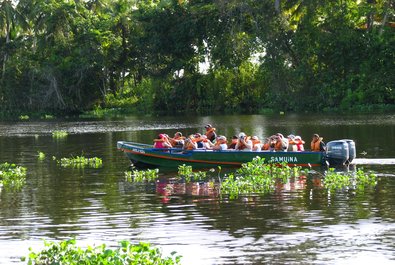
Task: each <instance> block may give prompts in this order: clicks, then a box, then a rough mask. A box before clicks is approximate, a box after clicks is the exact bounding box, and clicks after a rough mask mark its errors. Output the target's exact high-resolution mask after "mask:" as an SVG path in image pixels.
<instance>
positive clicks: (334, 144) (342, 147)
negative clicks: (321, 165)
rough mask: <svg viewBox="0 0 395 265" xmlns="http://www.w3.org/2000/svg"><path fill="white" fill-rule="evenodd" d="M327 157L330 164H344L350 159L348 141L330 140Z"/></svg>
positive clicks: (327, 146)
mask: <svg viewBox="0 0 395 265" xmlns="http://www.w3.org/2000/svg"><path fill="white" fill-rule="evenodd" d="M326 159H327V160H328V162H329V165H331V166H334V165H344V164H345V163H346V162H347V161H348V160H349V149H348V143H347V142H346V141H344V140H336V141H330V142H328V143H327V144H326Z"/></svg>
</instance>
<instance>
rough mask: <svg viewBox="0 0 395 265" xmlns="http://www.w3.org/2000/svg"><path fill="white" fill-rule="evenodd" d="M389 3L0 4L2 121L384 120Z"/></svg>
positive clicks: (390, 85) (389, 83)
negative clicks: (354, 113)
mask: <svg viewBox="0 0 395 265" xmlns="http://www.w3.org/2000/svg"><path fill="white" fill-rule="evenodd" d="M394 32H395V3H394V2H393V1H390V0H387V1H385V0H360V1H356V0H353V1H351V0H334V1H317V0H288V1H284V0H282V1H281V0H260V1H256V0H243V1H238V0H212V1H208V0H189V1H188V0H157V1H155V0H140V1H138V0H112V1H110V0H107V1H106V0H85V1H83V0H79V1H78V0H19V1H17V2H15V1H8V0H2V1H0V65H1V77H0V78H1V80H0V112H1V113H3V115H4V113H8V114H9V113H21V112H51V113H71V112H76V113H78V112H82V111H86V110H91V109H98V108H123V109H128V110H131V111H134V112H144V113H152V112H158V111H161V112H165V113H166V112H167V113H173V112H191V111H192V112H197V113H212V112H219V111H226V112H245V113H259V112H261V113H262V112H265V111H267V110H283V111H325V110H326V111H332V110H362V111H371V110H375V109H377V108H381V109H391V108H393V107H394V104H395V92H394V89H395V87H394V84H395V52H394V51H395V37H394V36H395V35H394Z"/></svg>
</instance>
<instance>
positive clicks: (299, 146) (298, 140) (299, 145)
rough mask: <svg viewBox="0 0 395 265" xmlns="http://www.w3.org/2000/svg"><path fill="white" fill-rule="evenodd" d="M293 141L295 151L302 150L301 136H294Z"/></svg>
mask: <svg viewBox="0 0 395 265" xmlns="http://www.w3.org/2000/svg"><path fill="white" fill-rule="evenodd" d="M294 142H295V145H296V151H304V146H303V145H304V141H303V140H302V137H300V136H299V135H297V136H295V139H294Z"/></svg>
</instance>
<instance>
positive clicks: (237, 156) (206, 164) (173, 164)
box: [117, 141, 327, 168]
mask: <svg viewBox="0 0 395 265" xmlns="http://www.w3.org/2000/svg"><path fill="white" fill-rule="evenodd" d="M117 148H118V149H119V150H121V151H123V152H124V153H125V154H126V156H127V157H128V158H129V159H130V161H131V162H132V163H133V164H134V165H136V166H139V165H145V166H155V167H167V168H177V167H178V166H179V165H183V164H185V165H190V166H193V168H210V167H216V166H221V167H240V166H241V164H243V163H247V162H250V161H252V160H253V159H254V158H255V157H257V156H259V157H262V158H264V159H265V161H267V163H284V162H285V163H287V164H288V165H290V166H303V167H315V166H321V165H324V164H325V162H326V161H327V160H326V153H325V152H310V151H303V152H270V151H260V152H255V151H254V152H252V151H235V150H225V151H213V150H204V149H202V150H200V149H195V150H183V149H177V148H166V149H165V148H160V149H158V148H153V147H152V145H148V144H141V143H134V142H124V141H119V142H117Z"/></svg>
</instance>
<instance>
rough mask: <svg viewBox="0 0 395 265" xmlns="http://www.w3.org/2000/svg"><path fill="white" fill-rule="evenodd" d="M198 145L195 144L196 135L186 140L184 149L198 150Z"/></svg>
mask: <svg viewBox="0 0 395 265" xmlns="http://www.w3.org/2000/svg"><path fill="white" fill-rule="evenodd" d="M197 148H198V147H197V144H196V142H195V137H194V135H190V136H189V137H188V138H187V139H185V143H184V149H186V150H194V149H197Z"/></svg>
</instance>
